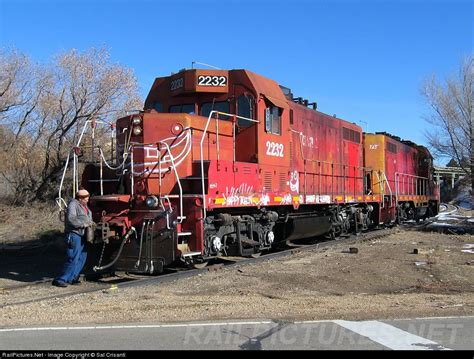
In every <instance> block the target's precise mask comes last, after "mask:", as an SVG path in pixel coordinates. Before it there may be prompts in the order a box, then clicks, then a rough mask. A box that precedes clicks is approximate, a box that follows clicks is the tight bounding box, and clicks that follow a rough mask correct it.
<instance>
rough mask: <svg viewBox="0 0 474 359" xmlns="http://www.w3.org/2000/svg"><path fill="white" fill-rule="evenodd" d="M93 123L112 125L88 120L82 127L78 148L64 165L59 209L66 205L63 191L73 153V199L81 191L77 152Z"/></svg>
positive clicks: (57, 199) (57, 200) (58, 201)
mask: <svg viewBox="0 0 474 359" xmlns="http://www.w3.org/2000/svg"><path fill="white" fill-rule="evenodd" d="M91 123H95V124H100V125H107V126H110V123H108V122H105V121H101V120H87V121H86V122H85V123H84V126H83V127H82V130H81V134H80V136H79V139H78V140H77V143H76V146H74V147H73V148H72V150H70V151H69V153H68V157H67V159H66V163H65V164H64V170H63V174H62V176H61V182H60V183H59V190H58V198H56V203H57V204H58V206H59V208H60V209H62V208H61V205H60V203H63V202H64V203H66V201H65V200H64V199H63V198H62V189H63V184H64V178H65V177H66V172H67V169H68V166H69V159H70V156H71V152H72V155H73V156H72V157H73V158H72V161H73V178H72V184H73V194H72V197H74V195H75V192H76V190H78V189H79V176H78V171H79V162H78V156H77V154H76V152H75V149H76V148H79V147H80V145H81V142H82V138H83V137H84V134H85V132H86V129H87V126H88V125H89V124H91ZM92 151H94V148H92Z"/></svg>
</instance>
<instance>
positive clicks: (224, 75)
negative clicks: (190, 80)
mask: <svg viewBox="0 0 474 359" xmlns="http://www.w3.org/2000/svg"><path fill="white" fill-rule="evenodd" d="M195 86H196V92H227V91H228V90H229V72H228V71H221V70H196V74H195Z"/></svg>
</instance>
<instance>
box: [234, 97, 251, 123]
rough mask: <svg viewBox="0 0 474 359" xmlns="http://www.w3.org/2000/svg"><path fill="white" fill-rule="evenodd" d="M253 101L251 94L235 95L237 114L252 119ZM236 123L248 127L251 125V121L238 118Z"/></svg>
mask: <svg viewBox="0 0 474 359" xmlns="http://www.w3.org/2000/svg"><path fill="white" fill-rule="evenodd" d="M253 103H254V98H253V96H252V95H240V96H239V97H237V116H242V117H247V118H251V119H253V118H254V117H253ZM237 124H238V125H239V126H240V127H248V126H251V125H252V124H253V122H251V121H248V120H244V119H242V118H239V119H237Z"/></svg>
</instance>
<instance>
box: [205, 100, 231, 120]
mask: <svg viewBox="0 0 474 359" xmlns="http://www.w3.org/2000/svg"><path fill="white" fill-rule="evenodd" d="M229 109H230V107H229V102H227V101H222V102H214V103H212V102H206V103H203V104H202V105H201V113H200V114H201V116H204V117H208V116H209V114H210V113H211V111H219V112H225V113H229ZM219 118H220V119H221V120H228V119H229V116H225V115H219Z"/></svg>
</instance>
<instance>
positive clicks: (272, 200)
mask: <svg viewBox="0 0 474 359" xmlns="http://www.w3.org/2000/svg"><path fill="white" fill-rule="evenodd" d="M77 147H79V146H77ZM98 148H99V151H100V153H101V156H100V160H99V162H97V161H96V162H94V163H90V164H88V165H87V166H86V167H85V169H84V171H83V174H82V180H81V186H82V187H83V188H85V189H87V190H88V191H89V192H90V193H91V199H90V205H91V208H92V211H93V218H94V221H95V222H96V223H97V229H96V235H95V238H94V241H93V243H91V248H93V249H94V251H93V252H94V253H95V255H93V256H91V257H92V258H94V261H95V264H94V266H95V267H94V270H96V271H98V272H100V271H105V270H108V269H111V268H114V269H117V270H126V271H130V272H136V273H148V274H157V273H161V272H162V271H163V270H164V269H165V268H166V267H168V266H170V265H172V264H173V263H176V262H183V263H186V264H188V265H192V266H199V265H204V264H205V263H206V261H207V260H209V259H210V258H213V257H218V256H244V257H245V256H258V255H259V254H260V253H262V252H264V251H268V250H270V249H271V248H272V247H274V246H275V245H276V243H277V242H280V241H294V240H299V239H304V238H308V237H315V236H323V235H324V236H326V237H327V238H336V237H338V236H341V235H347V234H349V233H351V232H356V233H357V232H361V231H366V230H368V229H370V228H374V227H377V226H381V225H390V224H393V223H395V222H396V221H402V220H407V219H413V220H418V219H421V218H424V217H428V216H432V215H435V214H436V213H437V211H438V206H439V191H438V187H437V184H436V183H435V182H434V181H433V176H432V169H433V163H432V157H431V155H430V153H429V151H428V150H427V149H426V148H425V147H423V146H418V145H416V144H414V143H412V142H410V141H402V140H401V139H400V138H397V137H395V136H392V135H390V134H387V133H375V134H370V133H364V132H363V131H362V129H361V127H360V126H358V125H356V124H355V123H350V122H348V121H345V120H343V119H340V118H337V117H336V116H335V115H334V116H331V115H328V114H325V113H322V112H319V111H317V105H316V103H309V102H308V101H307V100H304V99H303V98H299V97H298V98H295V97H294V96H293V94H292V92H291V90H290V89H289V88H286V87H284V86H280V85H279V84H278V83H276V82H275V81H273V80H271V79H268V78H266V77H263V76H261V75H258V74H256V73H253V72H251V71H248V70H241V69H237V70H207V69H184V70H181V71H179V72H178V73H175V74H172V75H170V76H166V77H159V78H156V79H155V81H154V83H153V85H152V87H151V90H150V92H149V94H148V96H147V98H146V100H145V105H144V110H143V111H140V112H139V113H135V114H131V115H128V116H125V117H123V118H120V119H118V120H117V121H116V123H115V144H114V149H115V151H116V163H115V164H114V165H111V164H109V163H107V161H106V159H105V157H104V156H103V153H102V149H101V148H100V146H99V147H98ZM76 150H77V148H76ZM76 161H77V160H76ZM74 163H76V162H74ZM77 186H79V184H77ZM60 194H61V191H60Z"/></svg>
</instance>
